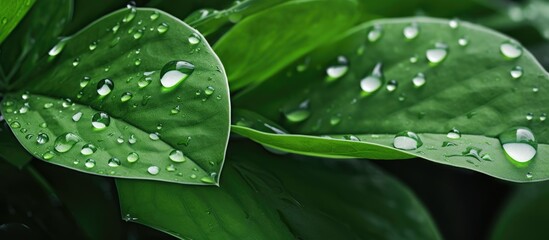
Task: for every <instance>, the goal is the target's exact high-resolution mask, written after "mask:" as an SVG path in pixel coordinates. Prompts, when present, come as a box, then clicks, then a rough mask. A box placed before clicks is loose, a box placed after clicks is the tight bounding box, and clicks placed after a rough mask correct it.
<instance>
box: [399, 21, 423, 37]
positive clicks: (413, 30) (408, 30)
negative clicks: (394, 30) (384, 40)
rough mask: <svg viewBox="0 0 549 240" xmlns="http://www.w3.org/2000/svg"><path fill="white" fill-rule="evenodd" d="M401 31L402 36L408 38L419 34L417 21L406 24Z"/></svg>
mask: <svg viewBox="0 0 549 240" xmlns="http://www.w3.org/2000/svg"><path fill="white" fill-rule="evenodd" d="M402 33H403V34H404V37H405V38H406V39H408V40H411V39H414V38H416V37H417V36H418V35H419V27H418V25H417V23H412V24H410V25H408V26H406V27H405V28H404V29H403V30H402Z"/></svg>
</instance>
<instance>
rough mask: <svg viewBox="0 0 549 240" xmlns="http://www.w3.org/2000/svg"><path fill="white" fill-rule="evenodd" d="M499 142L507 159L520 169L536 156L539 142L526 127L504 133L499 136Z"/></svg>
mask: <svg viewBox="0 0 549 240" xmlns="http://www.w3.org/2000/svg"><path fill="white" fill-rule="evenodd" d="M499 141H500V143H501V145H502V147H503V150H504V151H505V155H506V157H507V159H509V160H510V161H511V162H512V163H513V164H515V165H517V166H519V167H522V166H525V165H527V164H528V163H529V162H530V160H532V159H533V158H534V157H535V156H536V153H537V149H538V142H537V141H536V138H535V136H534V133H533V132H532V131H531V130H530V129H528V128H526V127H514V128H510V129H508V130H506V131H504V132H503V133H501V134H500V135H499Z"/></svg>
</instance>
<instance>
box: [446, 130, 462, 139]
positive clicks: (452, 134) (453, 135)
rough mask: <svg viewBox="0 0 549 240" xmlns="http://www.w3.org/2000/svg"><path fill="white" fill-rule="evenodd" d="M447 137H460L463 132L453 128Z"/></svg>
mask: <svg viewBox="0 0 549 240" xmlns="http://www.w3.org/2000/svg"><path fill="white" fill-rule="evenodd" d="M446 137H448V138H451V139H458V138H461V132H460V131H459V130H457V129H456V128H452V130H450V131H449V132H448V134H446Z"/></svg>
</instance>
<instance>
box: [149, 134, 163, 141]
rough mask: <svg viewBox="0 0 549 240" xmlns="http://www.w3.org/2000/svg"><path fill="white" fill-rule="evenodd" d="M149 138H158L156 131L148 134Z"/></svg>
mask: <svg viewBox="0 0 549 240" xmlns="http://www.w3.org/2000/svg"><path fill="white" fill-rule="evenodd" d="M149 138H150V139H151V140H153V141H156V140H158V139H160V137H159V136H158V133H151V134H149Z"/></svg>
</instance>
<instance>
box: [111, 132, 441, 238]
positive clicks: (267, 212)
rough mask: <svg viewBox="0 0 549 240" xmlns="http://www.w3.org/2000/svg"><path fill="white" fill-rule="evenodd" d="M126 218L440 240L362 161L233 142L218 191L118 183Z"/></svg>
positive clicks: (254, 231)
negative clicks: (291, 153) (302, 155)
mask: <svg viewBox="0 0 549 240" xmlns="http://www.w3.org/2000/svg"><path fill="white" fill-rule="evenodd" d="M117 188H118V192H119V196H120V204H121V208H122V214H123V216H124V217H125V218H126V219H129V220H131V221H135V222H138V223H141V224H145V225H148V226H151V227H154V228H156V229H159V230H162V231H165V232H167V233H170V234H172V235H174V236H177V237H179V238H182V239H202V238H210V239H373V238H375V239H440V236H439V234H438V232H437V230H436V228H435V226H434V224H433V222H432V221H431V219H430V217H429V215H428V213H427V212H426V211H425V209H424V208H423V207H422V205H421V204H420V203H419V202H418V201H417V200H416V198H415V197H414V195H413V194H412V193H411V192H410V191H409V190H408V189H407V188H406V187H405V186H403V185H402V184H400V183H399V182H398V181H397V180H395V179H393V178H392V177H390V176H388V175H387V174H385V173H384V172H382V171H381V170H378V169H377V168H375V167H374V166H372V165H371V164H369V163H368V162H365V161H356V160H350V161H346V162H341V161H333V160H321V159H308V158H306V159H301V160H298V159H294V158H293V157H291V156H276V155H273V154H269V153H267V152H265V151H264V150H262V149H260V148H258V147H257V146H254V144H251V143H249V142H238V141H235V142H232V143H231V147H230V148H229V154H228V160H227V167H226V168H225V172H224V174H223V182H222V185H221V187H220V188H205V187H200V186H182V185H176V184H168V183H160V182H150V181H149V182H147V181H136V180H123V179H119V180H117Z"/></svg>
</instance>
